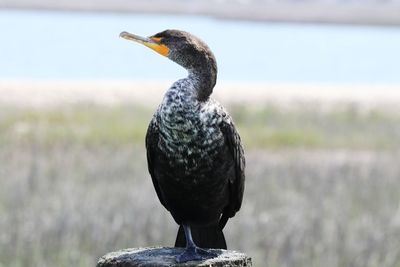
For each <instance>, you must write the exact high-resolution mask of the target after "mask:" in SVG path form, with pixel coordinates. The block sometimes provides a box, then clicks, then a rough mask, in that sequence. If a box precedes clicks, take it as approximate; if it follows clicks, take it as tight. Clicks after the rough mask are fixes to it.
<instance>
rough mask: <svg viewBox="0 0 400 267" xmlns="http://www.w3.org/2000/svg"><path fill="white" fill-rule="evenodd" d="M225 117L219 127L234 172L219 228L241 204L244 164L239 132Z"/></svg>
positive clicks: (229, 119)
mask: <svg viewBox="0 0 400 267" xmlns="http://www.w3.org/2000/svg"><path fill="white" fill-rule="evenodd" d="M225 118H226V119H225V120H223V122H222V124H221V126H220V127H221V131H222V133H223V135H224V137H225V142H226V145H227V146H228V147H229V151H230V153H231V154H232V157H233V161H234V173H235V174H234V176H233V177H230V179H229V194H230V199H229V204H228V206H227V207H226V208H225V209H224V212H223V214H222V217H221V219H220V223H219V226H220V228H221V229H222V228H224V226H225V224H226V222H227V221H228V219H229V218H231V217H233V216H234V215H235V213H236V212H237V211H238V210H239V209H240V207H241V205H242V199H243V192H244V180H245V174H244V169H245V164H246V162H245V158H244V151H243V147H242V144H241V140H240V136H239V133H238V132H237V130H236V128H235V125H234V124H233V122H232V119H231V118H229V116H227V117H225Z"/></svg>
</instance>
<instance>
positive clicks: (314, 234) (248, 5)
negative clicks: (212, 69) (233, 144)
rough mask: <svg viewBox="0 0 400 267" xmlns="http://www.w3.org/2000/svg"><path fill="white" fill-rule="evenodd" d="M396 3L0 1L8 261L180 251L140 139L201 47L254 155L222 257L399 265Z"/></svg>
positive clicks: (3, 234) (83, 260) (1, 179)
mask: <svg viewBox="0 0 400 267" xmlns="http://www.w3.org/2000/svg"><path fill="white" fill-rule="evenodd" d="M399 14H400V1H399V0H347V1H344V0H343V1H338V0H336V1H335V0H296V1H295V0H280V1H278V0H236V1H227V0H206V1H205V0H202V1H200V0H171V1H162V0H147V1H145V0H137V1H135V0H130V1H128V0H118V1H106V0H98V1H90V0H79V1H78V0H70V1H49V0H1V1H0V266H1V267H3V266H4V267H17V266H18V267H19V266H24V267H27V266H41V267H47V266H60V267H63V266H65V267H70V266H95V264H96V262H97V259H98V258H99V257H100V256H102V255H103V254H105V253H107V252H110V251H115V250H118V249H123V248H128V247H144V246H172V245H173V242H174V240H175V236H176V231H177V225H175V223H174V221H173V219H172V217H171V216H170V215H169V214H168V212H166V211H165V210H164V208H163V207H162V206H161V204H160V203H159V201H158V199H157V197H156V194H155V192H154V189H153V186H152V184H151V180H150V176H149V174H148V173H147V162H146V159H145V149H144V136H145V132H146V130H147V125H148V122H149V121H150V119H151V117H152V114H153V112H154V111H155V109H156V108H157V105H158V103H159V102H160V101H161V99H162V97H163V93H164V92H165V90H166V89H167V88H168V87H169V86H170V84H171V83H172V82H173V81H175V80H177V79H179V78H182V77H184V76H185V75H186V72H185V70H183V69H182V68H181V67H180V66H178V65H176V64H174V63H173V62H171V61H169V60H168V59H166V58H163V57H161V56H159V55H157V54H156V53H154V52H152V51H150V50H148V49H146V48H145V47H142V46H139V45H136V44H134V43H131V42H126V41H125V40H122V39H120V38H119V37H118V36H119V33H120V32H121V31H125V30H126V31H129V32H133V33H136V34H139V35H143V36H149V35H152V34H155V33H157V32H160V31H162V30H164V29H167V28H176V29H182V30H186V31H189V32H191V33H193V34H195V35H197V36H198V37H200V38H201V39H203V40H204V41H205V42H206V43H207V44H208V45H209V46H210V48H211V49H212V50H213V51H214V54H215V56H216V58H217V61H218V66H219V80H218V84H217V86H216V88H215V89H214V97H215V98H217V99H218V100H219V101H220V102H221V103H222V104H223V105H224V106H225V107H226V108H227V109H228V110H229V112H230V113H231V115H232V116H233V118H234V121H235V123H236V125H237V127H238V129H239V132H240V134H241V136H242V140H243V143H244V146H245V151H246V157H247V176H246V179H247V180H246V191H245V198H244V204H243V207H242V209H241V211H240V212H239V213H238V214H237V215H236V216H235V217H234V218H233V219H231V220H230V221H229V222H228V225H227V227H226V229H225V235H226V237H227V241H228V247H229V248H230V249H233V250H240V251H243V252H246V253H247V254H249V255H250V256H251V257H252V258H253V263H254V266H271V267H272V266H276V267H286V266H287V267H291V266H293V267H302V266H304V267H306V266H307V267H310V266H324V267H334V266H337V267H339V266H340V267H342V266H354V267H375V266H380V267H386V266H387V267H389V266H393V267H399V266H400V165H399V157H400V49H399V48H400V27H399V25H400V15H399Z"/></svg>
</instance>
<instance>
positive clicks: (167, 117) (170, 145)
mask: <svg viewBox="0 0 400 267" xmlns="http://www.w3.org/2000/svg"><path fill="white" fill-rule="evenodd" d="M159 114H160V116H159V125H160V133H161V135H160V142H159V149H160V151H161V152H162V153H163V154H164V156H165V157H166V158H167V159H168V164H169V166H171V167H175V168H179V169H181V170H183V171H184V172H185V174H187V175H190V174H192V173H198V172H199V170H201V171H202V172H207V171H210V170H209V168H210V166H212V165H213V164H212V163H213V161H215V159H216V158H217V157H218V154H219V153H220V152H221V147H222V146H223V145H224V137H223V135H222V132H221V131H220V128H219V123H220V122H221V121H220V118H218V114H217V113H215V112H213V111H212V110H210V109H209V108H207V107H206V108H204V107H202V106H200V105H199V106H196V105H194V106H192V107H190V108H189V107H187V106H185V105H183V104H181V103H175V104H170V105H168V106H161V107H160V113H159Z"/></svg>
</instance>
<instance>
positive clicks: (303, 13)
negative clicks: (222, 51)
mask: <svg viewBox="0 0 400 267" xmlns="http://www.w3.org/2000/svg"><path fill="white" fill-rule="evenodd" d="M0 9H3V10H4V9H5V10H7V9H8V10H23V9H27V10H46V11H69V12H112V13H132V14H135V13H140V14H162V15H195V16H208V17H212V18H216V19H228V20H246V21H258V22H289V23H329V24H355V25H377V26H379V25H381V26H399V25H400V16H399V15H398V14H400V3H389V4H376V3H375V4H374V3H369V4H360V3H329V2H327V3H324V2H322V3H321V2H314V3H302V4H296V3H290V2H286V3H285V2H281V3H276V2H270V3H263V2H260V3H252V4H243V3H240V2H234V3H231V4H226V3H224V2H222V1H191V2H187V3H185V2H182V1H176V0H173V1H170V2H169V4H168V5H165V2H163V1H162V0H154V1H148V2H144V1H139V2H136V3H135V4H130V3H127V2H125V1H113V2H110V1H106V0H100V1H96V5H95V6H94V5H93V3H91V2H82V1H78V0H71V1H58V2H54V1H50V0H41V1H37V0H17V1H15V0H4V1H2V3H0Z"/></svg>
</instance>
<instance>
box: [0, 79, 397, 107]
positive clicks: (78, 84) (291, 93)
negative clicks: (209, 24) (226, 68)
mask: <svg viewBox="0 0 400 267" xmlns="http://www.w3.org/2000/svg"><path fill="white" fill-rule="evenodd" d="M171 83H172V81H171V82H170V81H160V82H150V81H120V82H116V81H45V82H44V81H40V82H39V81H31V82H28V81H0V105H2V106H17V107H35V108H45V107H56V106H59V105H70V104H77V103H93V104H98V105H118V104H140V105H149V106H156V105H157V104H158V103H159V102H160V101H161V99H162V97H163V94H164V92H165V90H166V88H168V87H169V86H170V84H171ZM213 97H215V98H216V99H218V100H220V101H221V102H223V103H229V104H235V103H237V104H240V103H245V104H246V103H251V104H252V105H262V104H265V103H272V104H274V105H280V106H284V107H291V106H292V105H295V104H307V103H318V104H319V105H321V106H322V107H327V108H328V107H332V106H334V105H336V104H338V103H351V104H356V105H360V106H362V107H367V108H368V107H374V106H377V105H379V106H388V107H389V106H390V107H398V106H400V105H399V103H400V85H391V86H367V85H357V86H356V85H321V84H272V83H271V84H267V83H252V82H220V83H219V84H218V85H217V87H216V88H215V89H214V93H213Z"/></svg>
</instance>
